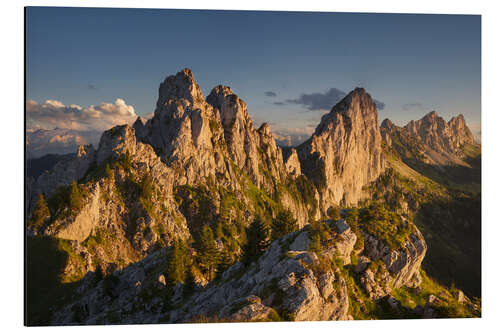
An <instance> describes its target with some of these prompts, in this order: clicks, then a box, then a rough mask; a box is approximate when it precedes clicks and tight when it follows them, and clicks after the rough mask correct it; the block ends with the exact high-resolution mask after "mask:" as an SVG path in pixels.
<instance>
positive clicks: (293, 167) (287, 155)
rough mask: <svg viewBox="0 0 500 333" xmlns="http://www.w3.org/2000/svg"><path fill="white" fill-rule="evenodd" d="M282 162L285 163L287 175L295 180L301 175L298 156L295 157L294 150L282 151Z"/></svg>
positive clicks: (295, 151)
mask: <svg viewBox="0 0 500 333" xmlns="http://www.w3.org/2000/svg"><path fill="white" fill-rule="evenodd" d="M283 161H284V162H285V168H286V170H287V172H288V174H289V175H291V176H292V177H294V178H295V177H298V176H300V175H301V174H302V171H301V169H300V160H299V155H297V150H296V149H295V148H288V149H284V150H283Z"/></svg>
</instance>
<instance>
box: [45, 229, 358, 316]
mask: <svg viewBox="0 0 500 333" xmlns="http://www.w3.org/2000/svg"><path fill="white" fill-rule="evenodd" d="M304 235H306V236H307V232H295V233H292V234H289V235H287V236H285V237H283V238H281V239H279V240H277V241H275V242H273V244H272V245H271V247H270V248H269V249H268V250H267V251H266V252H265V253H264V254H263V255H262V257H261V258H260V259H259V260H258V261H257V262H256V263H254V264H252V265H250V266H249V267H245V266H243V265H242V264H241V263H236V264H235V265H233V266H231V267H230V268H229V269H228V270H227V271H226V272H224V274H223V275H222V277H221V281H220V282H218V283H211V284H209V285H207V286H206V287H205V288H202V287H200V286H198V287H197V288H196V290H195V293H194V294H193V295H192V296H191V297H190V298H189V299H188V300H187V301H186V300H183V298H182V297H181V296H176V295H177V294H178V295H181V294H182V287H181V288H180V289H179V288H177V287H176V288H175V291H174V295H173V296H172V298H171V299H170V302H174V304H176V303H175V302H179V303H182V304H183V305H182V306H177V307H174V308H175V309H174V310H165V307H164V305H165V301H166V300H165V299H164V298H162V297H161V296H160V295H161V292H159V291H158V290H159V289H158V288H160V287H159V284H158V282H156V281H157V280H158V278H157V275H155V274H158V273H155V272H157V270H156V268H157V267H160V266H161V265H163V264H164V260H165V256H164V252H162V251H158V252H156V253H154V254H152V255H150V256H148V257H146V258H145V259H144V260H143V261H141V262H140V263H136V264H133V265H130V266H129V267H127V268H125V269H124V270H122V271H116V272H115V273H114V274H113V278H112V279H108V280H110V281H111V280H112V281H114V282H113V283H112V284H111V285H109V283H108V285H106V284H105V283H104V281H101V282H99V283H98V285H97V287H92V283H93V282H92V281H93V275H92V274H90V275H89V276H88V277H87V278H86V280H85V283H84V284H83V285H82V287H81V288H80V290H79V292H80V297H79V299H78V301H76V302H74V303H71V304H69V305H67V306H65V307H64V308H63V309H61V310H60V311H59V312H57V313H56V314H55V316H54V320H53V323H57V324H59V325H71V324H75V323H78V324H96V323H109V322H110V318H111V317H112V314H113V315H114V316H115V317H116V318H119V320H120V322H121V323H158V322H160V321H165V322H197V321H199V320H201V319H202V318H204V320H218V321H260V320H278V319H279V318H280V316H286V318H282V319H285V320H296V321H303V320H304V321H309V320H347V319H350V318H352V317H350V316H349V314H348V309H349V298H348V290H347V285H346V282H345V280H344V278H343V276H342V274H341V272H340V271H338V270H335V269H334V268H332V269H331V270H328V271H325V272H320V271H318V270H316V269H315V268H314V266H315V265H318V257H317V255H316V254H314V253H312V252H308V251H307V250H304V249H303V248H302V249H301V250H300V251H299V250H297V251H290V250H289V244H290V243H294V239H298V238H299V237H304ZM298 243H301V242H300V241H299V242H298ZM302 245H306V244H305V243H303V242H302ZM296 246H299V245H296ZM160 289H161V288H160ZM146 295H149V296H146ZM176 300H177V301H176ZM75 312H78V316H75ZM75 318H77V319H78V321H75Z"/></svg>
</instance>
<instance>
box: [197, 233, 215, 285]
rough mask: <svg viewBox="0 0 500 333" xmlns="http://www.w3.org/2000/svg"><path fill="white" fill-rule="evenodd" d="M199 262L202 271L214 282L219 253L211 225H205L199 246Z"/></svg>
mask: <svg viewBox="0 0 500 333" xmlns="http://www.w3.org/2000/svg"><path fill="white" fill-rule="evenodd" d="M197 250H198V255H197V261H198V263H199V266H200V268H201V269H202V271H203V272H204V273H205V274H207V275H208V279H209V280H212V279H213V278H214V275H215V269H216V267H217V264H218V262H219V252H218V250H217V244H216V243H215V239H214V233H213V231H212V228H210V226H209V225H207V224H205V225H204V226H203V228H202V230H201V235H200V237H199V240H198V244H197Z"/></svg>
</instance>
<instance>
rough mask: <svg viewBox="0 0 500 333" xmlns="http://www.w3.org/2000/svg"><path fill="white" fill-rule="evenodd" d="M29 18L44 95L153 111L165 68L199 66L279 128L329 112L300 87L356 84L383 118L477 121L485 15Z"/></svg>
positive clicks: (33, 76) (36, 14)
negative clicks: (378, 107) (313, 105)
mask: <svg viewBox="0 0 500 333" xmlns="http://www.w3.org/2000/svg"><path fill="white" fill-rule="evenodd" d="M26 20H27V28H26V29H27V30H26V35H27V37H26V38H27V39H26V41H27V44H26V45H27V49H26V51H27V64H26V65H27V76H26V78H27V81H26V88H27V98H28V99H30V100H34V101H36V102H38V103H43V102H44V101H45V100H57V101H60V102H62V103H63V104H64V105H71V104H76V105H79V106H81V107H84V108H85V107H88V106H89V105H99V104H100V103H103V102H107V103H113V102H114V101H115V100H116V99H117V98H120V99H122V100H123V101H124V102H125V103H126V104H127V105H131V106H133V107H134V109H135V112H136V113H137V114H147V113H150V112H152V111H153V110H154V106H155V103H156V99H157V95H158V86H159V84H160V82H161V81H162V80H163V79H164V78H165V76H167V75H170V74H175V73H176V72H177V71H179V70H181V69H182V68H184V67H189V68H191V69H192V70H193V72H194V75H195V79H196V80H197V82H198V83H199V84H200V86H201V88H202V90H203V93H204V95H205V96H206V95H208V93H209V92H210V89H211V88H213V87H214V86H215V85H217V84H225V85H229V86H231V87H232V88H233V91H235V93H236V94H238V95H239V96H240V98H242V99H243V100H245V101H246V102H247V105H248V108H249V112H250V114H251V115H252V117H253V118H254V119H255V121H256V123H260V122H262V121H268V122H269V123H271V128H272V129H273V128H274V129H275V130H276V131H281V132H286V131H287V129H289V130H290V131H294V130H296V131H298V132H300V130H301V129H304V128H305V127H307V126H309V130H310V129H312V128H313V127H314V126H315V125H316V124H317V123H318V122H319V119H320V117H321V115H322V114H323V113H324V111H321V110H309V109H310V106H311V105H308V104H304V103H302V104H301V101H304V99H301V95H303V94H306V95H308V94H313V93H317V94H316V95H312V97H311V98H315V96H316V97H318V96H319V97H321V96H320V95H324V93H325V92H326V91H328V90H330V89H332V88H334V89H335V91H337V90H338V91H341V92H349V91H350V90H352V89H353V88H354V87H356V86H362V87H364V88H365V89H366V90H367V91H368V92H369V93H370V94H371V95H372V97H373V98H375V99H377V100H378V101H380V102H381V103H383V104H384V105H385V106H384V108H383V109H382V110H380V112H379V118H380V120H383V119H384V118H390V119H392V120H393V121H394V122H395V123H397V124H399V125H403V124H406V123H407V122H408V121H409V120H411V119H417V118H421V117H422V116H423V115H424V114H426V113H427V112H429V111H431V110H436V111H437V112H438V113H439V114H440V115H442V116H443V117H444V118H445V119H446V120H449V119H450V118H451V117H452V116H453V115H456V114H459V113H462V114H464V116H465V117H466V120H467V122H468V124H470V125H471V127H473V130H474V131H475V132H478V130H479V124H480V109H481V99H480V98H481V18H480V16H471V15H401V14H352V13H305V12H248V11H193V10H156V9H155V10H145V9H85V8H50V7H47V8H40V7H30V8H28V9H27V15H26ZM266 92H273V93H274V94H275V96H267V95H273V94H267V95H266ZM324 99H325V98H324V96H323V100H324ZM293 101H295V102H293ZM332 106H333V105H332ZM330 107H331V106H330Z"/></svg>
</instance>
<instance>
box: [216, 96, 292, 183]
mask: <svg viewBox="0 0 500 333" xmlns="http://www.w3.org/2000/svg"><path fill="white" fill-rule="evenodd" d="M207 102H208V103H209V104H211V105H212V107H213V108H214V110H215V113H216V115H217V117H216V118H217V119H220V123H221V125H222V127H223V129H224V138H225V142H226V145H227V150H228V152H229V156H230V157H231V159H232V160H233V161H234V162H235V163H236V165H238V166H240V167H241V168H242V169H243V170H245V171H246V172H247V173H248V174H249V175H250V177H251V178H252V181H253V182H254V183H255V184H256V185H257V186H259V187H262V188H264V189H266V190H267V191H269V192H272V191H273V189H274V186H275V182H280V181H282V180H283V179H284V178H285V177H286V171H285V168H284V164H283V160H282V153H281V149H280V148H279V147H278V146H277V145H276V142H275V140H274V139H273V137H272V136H271V130H270V127H269V125H268V124H266V123H264V124H262V125H261V126H260V127H259V129H258V130H256V129H255V127H254V126H253V124H252V120H251V118H250V116H249V114H248V111H247V106H246V103H245V102H244V101H243V100H241V99H240V98H238V96H237V95H236V94H234V93H233V91H232V90H231V88H229V87H226V86H217V87H215V88H214V89H212V91H211V92H210V95H208V97H207ZM263 170H266V171H265V172H263Z"/></svg>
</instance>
